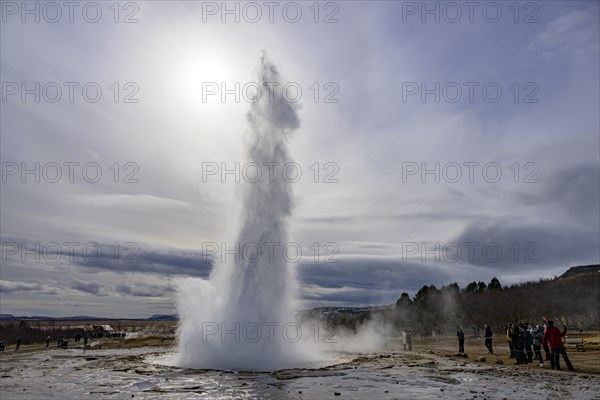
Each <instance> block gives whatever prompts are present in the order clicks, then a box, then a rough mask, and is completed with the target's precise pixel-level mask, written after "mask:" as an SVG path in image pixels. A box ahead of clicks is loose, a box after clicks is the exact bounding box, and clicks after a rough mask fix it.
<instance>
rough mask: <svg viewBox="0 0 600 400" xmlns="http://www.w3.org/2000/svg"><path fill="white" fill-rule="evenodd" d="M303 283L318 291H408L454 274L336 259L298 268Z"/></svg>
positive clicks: (438, 268) (396, 263)
mask: <svg viewBox="0 0 600 400" xmlns="http://www.w3.org/2000/svg"><path fill="white" fill-rule="evenodd" d="M299 278H300V280H301V281H302V283H303V284H308V285H316V286H318V287H321V288H330V289H341V288H354V289H360V290H364V291H370V290H411V289H417V288H419V287H420V286H422V285H424V284H425V283H427V284H430V283H436V284H437V283H440V282H450V281H451V280H454V279H456V276H455V273H453V272H451V271H450V270H447V269H446V267H445V266H444V265H442V264H439V265H433V266H432V265H428V264H418V263H408V262H403V261H401V260H368V261H365V260H339V262H338V263H320V264H306V265H302V266H300V268H299Z"/></svg>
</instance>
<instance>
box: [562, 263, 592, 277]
mask: <svg viewBox="0 0 600 400" xmlns="http://www.w3.org/2000/svg"><path fill="white" fill-rule="evenodd" d="M598 272H600V264H590V265H579V266H577V267H571V268H569V269H568V270H567V272H565V273H564V274H562V275H561V276H559V278H568V277H570V276H575V275H583V274H594V273H598Z"/></svg>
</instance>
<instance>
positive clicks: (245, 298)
mask: <svg viewBox="0 0 600 400" xmlns="http://www.w3.org/2000/svg"><path fill="white" fill-rule="evenodd" d="M259 68H260V70H259V81H258V82H259V83H261V84H262V95H261V96H260V97H259V99H258V101H256V102H255V103H252V104H251V109H250V111H249V112H248V115H247V116H248V124H249V131H248V132H247V134H246V138H245V139H246V143H245V146H246V152H247V162H252V163H256V164H257V165H260V166H262V165H268V164H265V163H279V164H276V165H286V164H287V163H289V162H291V157H290V155H289V152H288V148H287V144H286V143H287V141H288V139H289V137H290V135H291V134H292V132H293V131H294V130H295V129H297V128H298V126H299V125H300V120H299V118H298V114H297V106H296V105H295V104H293V103H290V102H289V101H286V99H284V98H283V97H282V93H281V85H279V86H278V85H275V84H273V83H279V82H280V81H281V79H280V76H279V72H278V71H277V68H276V67H275V66H274V65H273V64H272V63H271V62H269V61H268V60H267V58H266V56H265V55H264V54H263V57H262V58H261V61H260V67H259ZM267 83H268V84H267ZM272 178H273V179H270V177H265V176H264V174H263V178H262V179H260V180H258V181H257V182H255V183H245V185H246V186H245V187H244V190H243V207H242V214H241V228H240V232H239V234H238V236H237V243H239V246H240V248H244V247H245V245H247V244H250V243H251V244H253V245H258V247H259V248H260V251H255V252H254V253H253V254H251V255H246V256H244V257H240V260H239V262H228V263H223V264H219V265H217V266H216V267H215V268H214V270H213V272H212V274H211V277H210V279H209V280H201V279H189V280H188V281H186V282H185V283H183V284H182V285H181V287H180V289H179V299H178V311H179V318H180V325H179V329H178V335H179V348H178V354H177V355H176V358H175V364H177V365H179V366H182V367H189V368H214V369H230V370H274V369H280V368H289V367H296V366H300V365H304V364H306V363H309V362H314V361H316V360H317V359H318V358H319V357H318V356H317V355H316V353H314V352H312V351H310V349H308V348H307V346H306V344H305V343H303V342H305V341H304V340H302V339H303V338H301V337H299V334H300V335H302V333H300V332H298V328H299V325H298V324H296V323H295V310H294V307H293V304H292V303H293V300H294V298H295V294H296V291H297V287H298V285H297V283H296V279H295V276H294V274H293V271H292V270H291V267H290V266H289V265H288V263H287V262H286V260H285V259H284V255H285V254H284V253H283V252H282V251H273V248H275V249H278V250H281V248H282V246H283V245H285V244H286V243H288V232H287V228H288V218H289V217H290V215H291V213H292V208H293V195H292V188H291V184H290V183H289V182H287V181H286V180H285V179H283V178H282V176H281V174H274V176H273V177H272ZM265 244H267V245H265ZM274 244H275V245H274ZM273 246H277V247H273ZM232 247H234V246H233V244H231V243H230V244H229V248H232ZM248 248H251V247H248ZM255 250H257V249H255ZM305 334H306V333H305Z"/></svg>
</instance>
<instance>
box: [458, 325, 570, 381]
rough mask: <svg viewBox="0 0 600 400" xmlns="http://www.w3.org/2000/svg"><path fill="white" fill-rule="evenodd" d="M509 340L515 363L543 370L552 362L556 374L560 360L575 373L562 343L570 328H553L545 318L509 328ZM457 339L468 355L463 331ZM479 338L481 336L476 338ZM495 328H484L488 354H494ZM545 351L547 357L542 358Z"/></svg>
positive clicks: (505, 331) (459, 347)
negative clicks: (547, 362) (534, 364)
mask: <svg viewBox="0 0 600 400" xmlns="http://www.w3.org/2000/svg"><path fill="white" fill-rule="evenodd" d="M504 333H505V334H506V340H507V342H508V347H509V349H510V357H509V358H514V359H515V364H517V365H519V364H529V363H533V362H534V360H535V362H539V363H540V367H543V366H544V361H549V362H550V367H551V368H552V369H555V370H560V369H561V367H560V357H561V356H562V358H563V359H564V361H565V364H567V368H568V369H569V370H570V371H575V368H574V367H573V364H572V363H571V360H569V356H568V355H567V349H566V348H565V344H564V342H563V338H564V337H565V335H566V334H567V327H566V326H564V327H563V329H562V330H560V328H558V327H557V326H556V325H554V321H549V320H546V319H545V318H544V321H543V324H539V325H536V326H532V325H531V324H529V323H528V322H525V323H518V324H512V323H509V324H506V326H505V328H504ZM456 337H457V339H458V351H459V353H464V351H465V334H464V332H463V330H462V329H459V330H458V331H457V332H456ZM475 337H478V336H475ZM493 337H494V334H493V332H492V328H491V327H490V326H488V325H487V324H486V325H485V347H486V348H487V350H488V353H490V354H493V353H494V347H493V343H492V341H493ZM542 349H543V351H544V356H542Z"/></svg>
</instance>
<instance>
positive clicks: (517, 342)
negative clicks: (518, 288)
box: [511, 324, 525, 364]
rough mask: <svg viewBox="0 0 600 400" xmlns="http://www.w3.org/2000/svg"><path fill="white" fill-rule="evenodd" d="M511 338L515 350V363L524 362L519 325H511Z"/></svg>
mask: <svg viewBox="0 0 600 400" xmlns="http://www.w3.org/2000/svg"><path fill="white" fill-rule="evenodd" d="M511 339H512V346H513V351H514V352H515V364H525V357H524V355H525V354H524V344H523V336H522V332H521V328H520V327H519V325H516V324H515V325H514V326H513V328H512V336H511Z"/></svg>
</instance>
